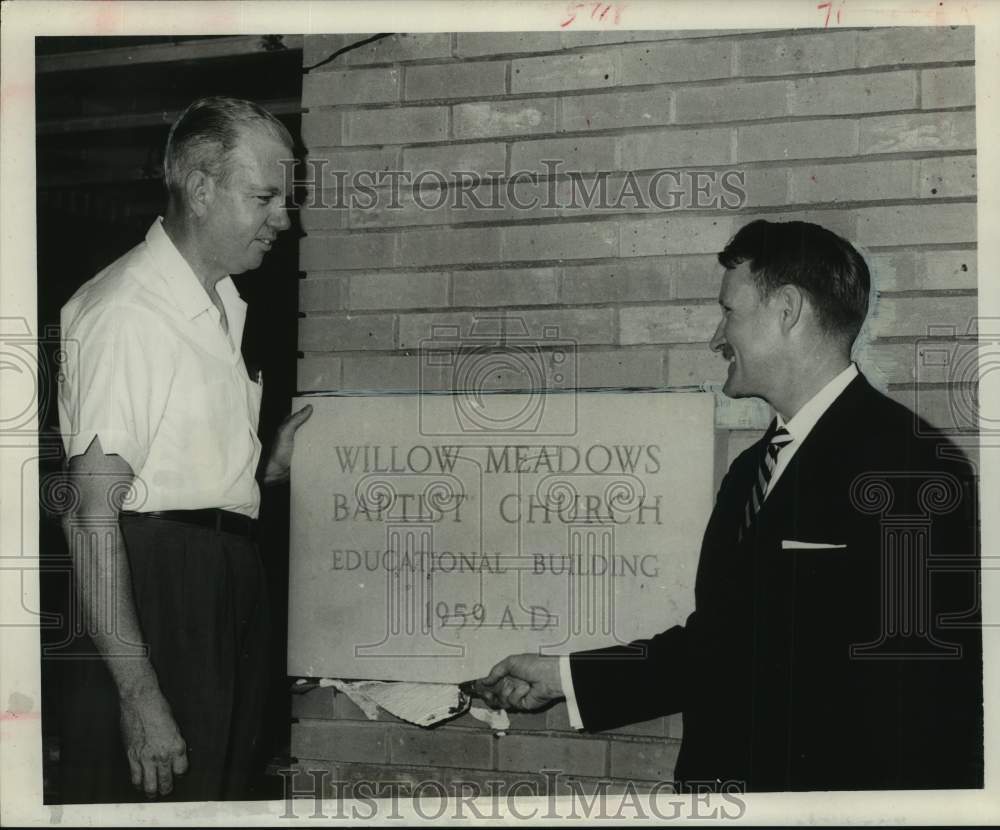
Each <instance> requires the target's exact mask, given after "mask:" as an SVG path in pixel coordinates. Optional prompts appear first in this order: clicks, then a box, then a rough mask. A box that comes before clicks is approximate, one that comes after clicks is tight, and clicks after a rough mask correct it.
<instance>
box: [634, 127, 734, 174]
mask: <svg viewBox="0 0 1000 830" xmlns="http://www.w3.org/2000/svg"><path fill="white" fill-rule="evenodd" d="M619 144H620V148H621V149H620V159H619V169H621V170H652V169H663V168H674V167H685V166H688V165H693V164H726V163H727V162H729V161H732V130H731V129H730V128H728V127H718V128H715V129H703V130H692V129H683V128H676V127H672V128H667V129H664V130H643V131H642V132H641V133H626V134H625V135H622V136H620V138H619Z"/></svg>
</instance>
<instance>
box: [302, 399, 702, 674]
mask: <svg viewBox="0 0 1000 830" xmlns="http://www.w3.org/2000/svg"><path fill="white" fill-rule="evenodd" d="M484 401H485V403H484ZM304 403H310V404H312V406H313V407H314V410H315V411H314V412H313V416H312V418H311V419H310V420H309V422H308V423H306V425H305V426H304V427H303V428H302V429H301V430H300V431H299V433H298V435H297V437H296V444H295V456H294V459H293V463H292V483H291V510H292V513H291V564H290V584H289V591H290V596H289V626H288V639H289V641H288V673H289V674H290V675H295V676H308V677H338V678H366V679H378V680H422V681H436V682H458V681H462V680H467V679H469V678H472V677H477V676H480V675H483V674H485V673H486V672H487V671H488V670H489V669H490V667H491V666H492V665H493V664H494V663H495V662H496V661H497V660H499V659H500V658H502V657H504V656H506V655H507V654H511V653H515V652H521V651H533V652H534V651H538V652H540V653H543V654H560V653H564V652H568V651H572V650H576V649H581V648H593V647H598V646H602V645H610V644H612V643H615V642H620V643H625V642H628V641H630V640H632V639H635V638H637V637H643V636H649V635H651V634H654V633H656V632H658V631H661V630H663V629H664V628H667V627H669V626H671V625H673V624H675V623H679V622H683V621H684V619H685V617H686V616H687V614H688V613H690V611H691V610H692V608H693V606H694V578H695V569H696V566H697V560H698V550H699V545H700V543H701V536H702V532H703V530H704V527H705V522H706V521H707V519H708V515H709V512H710V510H711V506H712V497H713V486H712V471H713V459H712V452H713V439H714V435H713V404H714V399H713V396H712V395H710V394H703V393H680V394H678V393H652V392H637V393H626V392H614V393H605V392H592V393H578V394H573V393H564V394H556V395H548V396H540V395H531V394H511V395H502V396H489V399H488V400H487V399H486V398H485V397H484V396H466V395H417V394H412V395H385V396H364V397H354V396H349V397H339V396H323V397H317V396H309V397H307V398H300V399H297V401H296V403H295V406H296V408H297V407H298V406H301V405H302V404H304ZM539 408H545V409H546V410H547V411H546V412H545V413H544V417H533V416H532V412H533V410H536V409H539ZM498 413H499V415H501V416H502V417H499V416H498ZM487 416H488V417H487Z"/></svg>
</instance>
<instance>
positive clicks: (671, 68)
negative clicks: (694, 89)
mask: <svg viewBox="0 0 1000 830" xmlns="http://www.w3.org/2000/svg"><path fill="white" fill-rule="evenodd" d="M732 48H733V42H732V41H731V40H729V39H719V40H704V41H700V42H698V41H694V42H680V43H643V44H636V45H634V46H623V47H621V49H620V52H621V58H620V60H621V76H620V81H619V83H621V84H623V85H625V84H656V83H680V82H683V81H707V80H710V79H713V78H728V77H729V76H730V75H731V74H732Z"/></svg>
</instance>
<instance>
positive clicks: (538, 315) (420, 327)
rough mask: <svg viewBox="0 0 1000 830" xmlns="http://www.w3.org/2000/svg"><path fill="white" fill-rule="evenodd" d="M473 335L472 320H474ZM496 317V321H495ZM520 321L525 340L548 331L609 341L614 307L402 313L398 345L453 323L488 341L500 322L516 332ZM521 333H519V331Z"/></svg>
mask: <svg viewBox="0 0 1000 830" xmlns="http://www.w3.org/2000/svg"><path fill="white" fill-rule="evenodd" d="M477 321H478V323H477V325H476V328H475V336H473V335H472V332H473V323H474V322H477ZM494 321H497V322H494ZM516 321H521V322H523V324H524V326H525V327H526V330H527V332H528V335H527V337H526V338H525V340H526V341H528V342H536V341H542V340H543V339H544V337H543V335H545V334H546V333H547V332H548V333H551V338H550V339H552V338H554V339H558V340H561V341H570V343H571V344H572V343H575V344H579V345H610V344H612V343H613V342H614V330H615V329H614V322H615V321H614V309H611V308H573V309H569V308H567V309H525V310H522V311H511V312H507V313H506V314H502V315H498V314H491V313H481V314H478V315H475V314H471V313H469V312H452V313H435V314H405V315H401V316H400V318H399V347H400V348H401V349H413V348H416V347H417V346H419V345H420V343H422V342H424V341H427V340H428V339H429V338H431V337H432V335H433V333H434V329H435V327H441V326H453V327H455V329H456V330H457V332H458V334H459V337H460V338H463V342H472V343H482V342H490V340H491V338H492V337H493V336H496V337H498V338H499V336H500V331H499V325H500V323H501V322H502V323H503V325H504V326H505V327H506V329H507V331H508V332H512V331H513V332H517V331H518V330H519V325H518V324H517V322H516ZM519 336H520V335H519Z"/></svg>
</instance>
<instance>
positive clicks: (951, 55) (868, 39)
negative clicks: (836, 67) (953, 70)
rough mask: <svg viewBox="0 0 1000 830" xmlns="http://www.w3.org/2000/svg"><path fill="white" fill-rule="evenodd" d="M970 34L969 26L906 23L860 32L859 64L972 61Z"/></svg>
mask: <svg viewBox="0 0 1000 830" xmlns="http://www.w3.org/2000/svg"><path fill="white" fill-rule="evenodd" d="M973 33H974V30H973V28H972V27H971V26H961V27H958V28H952V27H950V26H937V27H909V26H906V27H899V28H880V29H872V30H870V31H867V32H860V33H859V34H858V66H892V65H895V64H903V63H938V62H945V61H971V60H972V59H973V48H974V37H973Z"/></svg>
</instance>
